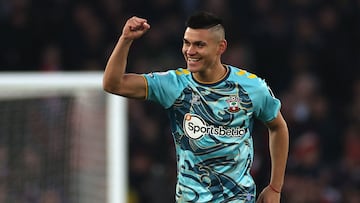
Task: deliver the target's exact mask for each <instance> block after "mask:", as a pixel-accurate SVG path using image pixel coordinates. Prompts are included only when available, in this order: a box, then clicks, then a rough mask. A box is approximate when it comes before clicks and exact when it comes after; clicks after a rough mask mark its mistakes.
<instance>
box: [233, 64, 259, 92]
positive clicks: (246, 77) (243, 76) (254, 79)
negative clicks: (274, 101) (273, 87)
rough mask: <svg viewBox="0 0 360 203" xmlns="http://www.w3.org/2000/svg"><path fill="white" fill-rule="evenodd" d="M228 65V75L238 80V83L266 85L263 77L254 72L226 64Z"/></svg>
mask: <svg viewBox="0 0 360 203" xmlns="http://www.w3.org/2000/svg"><path fill="white" fill-rule="evenodd" d="M228 67H229V69H230V71H231V74H230V77H231V78H232V79H233V80H236V81H238V82H239V83H240V84H243V85H249V86H256V87H259V86H262V85H265V86H266V83H265V81H264V79H263V78H261V77H259V76H258V75H256V74H255V73H252V72H250V71H247V70H245V69H241V68H238V67H235V66H231V65H228Z"/></svg>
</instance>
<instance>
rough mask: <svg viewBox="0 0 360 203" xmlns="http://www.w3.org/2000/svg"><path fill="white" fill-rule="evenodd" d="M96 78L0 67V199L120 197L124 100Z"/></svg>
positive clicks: (74, 202)
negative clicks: (24, 71) (4, 70)
mask: <svg viewBox="0 0 360 203" xmlns="http://www.w3.org/2000/svg"><path fill="white" fill-rule="evenodd" d="M101 84H102V73H101V72H71V73H69V72H56V73H33V72H32V73H20V72H19V73H8V72H3V73H0V202H46V203H48V202H49V203H50V202H51V203H52V202H54V203H61V202H71V203H98V202H107V203H119V202H126V185H127V184H126V182H127V180H126V170H127V165H126V163H127V161H126V156H127V149H126V137H127V135H126V133H127V131H126V127H127V123H126V120H127V119H126V108H125V105H126V101H125V99H124V98H122V97H118V96H114V95H110V94H106V93H104V91H103V90H102V85H101Z"/></svg>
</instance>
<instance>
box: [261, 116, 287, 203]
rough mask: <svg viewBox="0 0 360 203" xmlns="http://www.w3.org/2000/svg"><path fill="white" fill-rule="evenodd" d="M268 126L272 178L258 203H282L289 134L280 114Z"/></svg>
mask: <svg viewBox="0 0 360 203" xmlns="http://www.w3.org/2000/svg"><path fill="white" fill-rule="evenodd" d="M266 125H267V127H268V129H269V149H270V157H271V178H270V183H269V185H268V186H267V187H266V188H265V189H264V190H263V191H262V192H261V193H260V195H259V198H258V201H257V203H280V193H281V189H282V186H283V183H284V176H285V168H286V162H287V157H288V150H289V132H288V128H287V124H286V122H285V120H284V118H283V117H282V115H281V113H280V112H279V114H278V116H277V117H276V118H275V119H274V120H272V121H271V122H269V123H267V124H266Z"/></svg>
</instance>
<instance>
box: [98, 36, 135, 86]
mask: <svg viewBox="0 0 360 203" xmlns="http://www.w3.org/2000/svg"><path fill="white" fill-rule="evenodd" d="M132 42H133V40H129V39H125V38H123V37H120V38H119V40H118V42H117V44H116V46H115V48H114V50H113V52H112V53H111V55H110V57H109V60H108V62H107V64H106V68H105V72H104V78H103V88H104V89H105V90H106V91H108V92H116V91H117V89H118V88H119V87H120V84H121V81H122V79H123V76H124V74H125V69H126V65H127V57H128V54H129V49H130V46H131V44H132Z"/></svg>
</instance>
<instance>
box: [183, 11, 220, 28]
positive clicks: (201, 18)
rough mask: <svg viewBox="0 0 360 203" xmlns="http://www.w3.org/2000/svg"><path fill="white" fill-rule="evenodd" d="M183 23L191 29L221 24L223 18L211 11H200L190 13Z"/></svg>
mask: <svg viewBox="0 0 360 203" xmlns="http://www.w3.org/2000/svg"><path fill="white" fill-rule="evenodd" d="M185 25H186V27H189V28H192V29H208V28H211V27H214V26H216V25H221V26H223V20H222V19H221V18H220V17H218V16H216V15H214V14H212V13H209V12H206V11H200V12H197V13H195V14H193V15H191V16H190V17H189V18H188V19H187V21H186V23H185Z"/></svg>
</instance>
